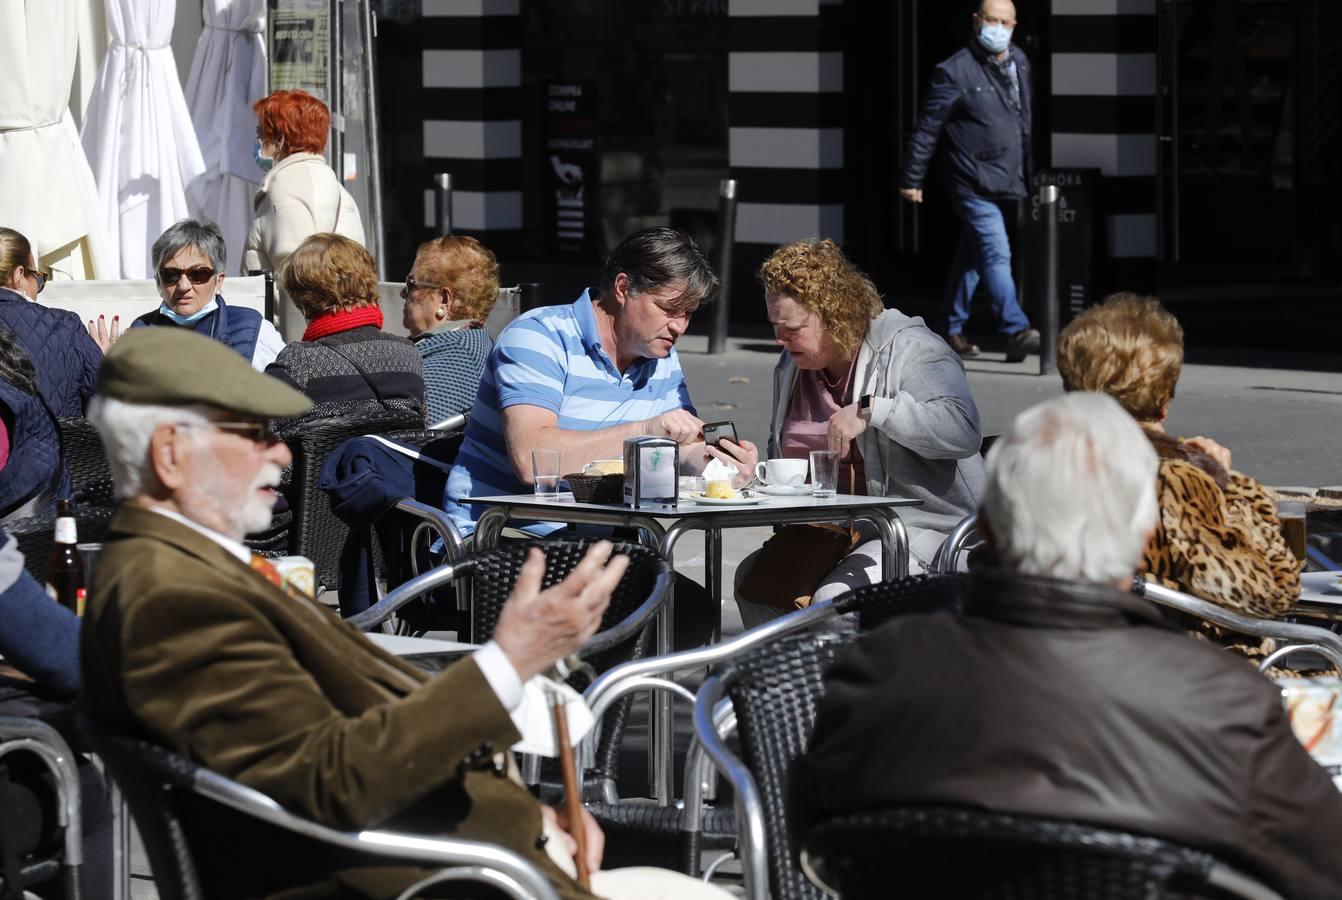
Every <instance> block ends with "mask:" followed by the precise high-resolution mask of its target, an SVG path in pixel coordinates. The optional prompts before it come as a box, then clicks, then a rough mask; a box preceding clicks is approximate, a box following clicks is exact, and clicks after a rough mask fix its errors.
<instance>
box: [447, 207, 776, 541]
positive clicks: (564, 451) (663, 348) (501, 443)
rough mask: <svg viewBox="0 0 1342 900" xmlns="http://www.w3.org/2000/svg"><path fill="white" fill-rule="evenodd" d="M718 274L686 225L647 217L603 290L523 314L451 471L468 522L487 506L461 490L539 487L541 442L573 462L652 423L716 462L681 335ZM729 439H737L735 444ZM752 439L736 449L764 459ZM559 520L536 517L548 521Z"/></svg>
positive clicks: (683, 454) (603, 454)
mask: <svg viewBox="0 0 1342 900" xmlns="http://www.w3.org/2000/svg"><path fill="white" fill-rule="evenodd" d="M718 287H719V284H718V277H717V275H716V274H714V272H713V269H712V267H711V266H710V265H709V264H708V260H707V259H705V258H704V255H703V253H702V252H701V251H700V250H699V248H698V246H696V245H695V243H694V241H693V240H691V239H690V237H689V236H688V235H686V234H683V233H681V232H679V231H675V230H674V229H671V228H648V229H644V230H643V231H638V232H635V233H634V234H631V235H630V236H629V237H627V238H625V239H624V240H623V241H622V242H621V243H620V245H619V246H618V247H616V248H615V250H614V252H612V253H611V255H610V257H609V258H608V259H607V260H606V265H605V269H604V271H603V272H602V276H601V287H600V289H599V291H598V292H597V293H595V294H594V293H593V292H592V291H591V290H587V291H584V292H583V294H582V296H581V297H579V298H578V299H577V300H576V301H575V302H574V303H572V304H571V305H568V306H550V307H542V308H540V309H535V310H532V311H530V312H528V313H525V314H524V315H522V316H520V317H519V318H518V319H517V320H516V321H515V322H513V323H512V324H511V325H509V326H508V327H507V328H506V329H505V330H504V331H503V333H502V334H500V335H499V340H498V343H497V344H495V346H494V351H493V353H491V354H490V357H489V362H488V363H487V364H486V365H485V374H484V378H482V379H481V381H480V390H479V393H477V394H476V397H475V406H474V407H473V408H472V409H471V418H470V424H469V425H467V427H466V437H465V441H464V442H463V444H462V446H461V451H460V452H459V453H458V455H457V460H456V465H455V466H453V468H452V474H451V476H450V477H449V478H448V481H447V497H446V503H445V507H446V509H447V512H448V513H449V515H451V516H452V519H453V521H454V522H455V523H456V524H457V527H458V528H459V529H460V530H461V532H462V534H469V533H470V532H472V531H474V530H475V520H476V518H478V517H479V515H480V513H481V512H483V510H482V509H480V508H478V507H474V506H471V505H469V504H463V503H459V502H458V501H459V500H460V498H462V497H471V496H476V497H480V496H489V495H496V494H517V493H524V492H526V491H527V490H529V486H530V483H531V451H532V450H536V449H553V450H559V451H560V453H561V456H562V471H564V472H576V471H578V470H580V469H581V468H582V467H583V466H584V465H586V464H587V463H589V462H591V461H592V460H595V459H613V458H617V457H621V456H623V453H624V440H625V438H629V437H636V436H638V435H642V434H652V435H658V436H663V437H669V438H671V439H673V440H675V441H676V442H677V443H678V444H680V459H681V466H682V469H683V470H685V471H690V472H698V471H701V470H702V469H703V467H704V465H705V463H706V462H707V459H708V457H707V455H706V451H705V448H704V442H703V425H704V423H703V422H702V421H701V420H700V419H699V418H698V416H697V415H695V411H694V405H693V404H692V403H691V402H690V394H689V390H688V389H687V388H686V386H685V375H684V372H682V370H681V368H680V360H679V358H678V357H677V356H676V351H675V344H676V341H677V340H678V339H679V338H680V336H681V335H682V334H684V333H685V329H686V328H687V327H689V323H690V316H691V315H692V314H693V313H694V311H695V310H696V309H698V308H699V307H700V306H701V305H702V304H705V303H711V302H712V301H713V299H714V298H715V297H716V296H717V293H718ZM725 449H726V448H725ZM757 458H758V452H757V451H756V449H755V447H754V445H753V444H751V443H750V442H749V441H742V442H741V446H740V448H739V449H737V450H736V451H735V453H734V454H733V457H732V458H731V459H732V461H734V462H736V465H737V466H738V467H739V468H740V469H741V471H743V472H745V471H750V472H753V471H754V467H755V462H756V459H757ZM556 527H557V526H555V525H553V524H550V525H540V526H531V527H529V528H528V530H530V531H534V532H537V533H547V532H549V531H552V530H554V529H555V528H556Z"/></svg>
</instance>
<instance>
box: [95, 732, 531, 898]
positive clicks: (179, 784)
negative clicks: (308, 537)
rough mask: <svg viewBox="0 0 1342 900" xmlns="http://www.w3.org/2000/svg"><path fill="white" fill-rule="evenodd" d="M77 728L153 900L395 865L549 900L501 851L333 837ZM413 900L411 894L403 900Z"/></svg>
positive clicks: (216, 782) (381, 837)
mask: <svg viewBox="0 0 1342 900" xmlns="http://www.w3.org/2000/svg"><path fill="white" fill-rule="evenodd" d="M79 727H80V731H81V732H82V733H83V735H84V737H85V739H86V740H87V741H88V742H89V746H91V747H92V748H93V750H94V751H95V752H96V753H97V754H98V755H99V756H100V757H101V758H102V760H103V763H104V764H105V765H106V767H107V770H108V772H110V773H111V775H112V777H113V778H114V779H115V780H116V782H117V784H118V785H120V787H121V790H122V791H123V792H124V794H125V796H126V798H127V800H128V801H129V803H130V809H131V813H132V815H133V816H134V818H135V824H136V825H137V826H138V828H139V831H140V836H141V838H142V839H143V841H144V845H145V850H146V851H147V852H148V855H149V864H150V866H151V867H152V868H153V870H154V882H155V887H156V888H157V891H158V896H159V897H160V898H162V900H203V898H205V897H216V896H237V897H241V896H248V897H251V896H269V895H271V894H276V893H283V892H285V891H287V890H289V889H293V888H296V887H299V886H301V885H306V884H311V883H313V882H317V881H319V880H321V879H324V878H328V877H329V876H330V874H331V873H332V872H335V871H339V870H345V869H352V868H362V867H387V866H390V865H398V864H399V865H413V866H424V867H429V868H445V871H442V872H440V873H438V874H437V875H436V876H430V878H428V879H426V881H425V882H421V885H423V886H425V887H427V886H428V883H429V882H430V881H431V882H433V883H437V884H441V883H442V882H443V881H449V880H450V881H475V882H480V883H483V884H488V885H490V886H492V887H493V888H494V889H495V890H501V891H503V892H504V893H505V894H506V895H508V896H511V897H515V898H537V900H556V895H555V892H554V889H553V887H551V885H550V884H549V883H548V882H547V881H546V880H545V878H544V876H543V875H541V873H540V872H539V871H538V870H537V869H535V868H534V867H533V866H532V865H531V864H530V863H529V862H527V861H526V860H524V859H523V858H522V857H520V856H518V855H516V854H515V853H513V852H511V851H509V850H505V849H503V848H502V847H496V846H493V845H490V844H482V843H478V842H476V841H466V840H458V839H450V838H438V837H426V836H418V835H406V834H397V833H394V832H385V831H360V832H342V831H336V830H334V829H332V828H327V827H325V826H323V825H319V824H317V823H316V822H313V821H311V820H309V819H304V818H300V817H299V816H296V815H293V814H292V813H289V812H286V811H285V810H283V809H282V808H281V807H280V806H279V805H278V804H277V803H275V801H273V800H271V799H270V798H269V797H267V796H265V795H264V794H261V793H259V792H258V791H255V790H252V789H251V788H248V787H244V786H243V785H240V784H238V783H236V782H234V781H230V780H229V779H227V778H224V777H223V776H221V775H219V774H217V773H215V772H212V771H210V770H209V769H206V768H204V767H202V766H199V765H197V764H195V763H193V762H191V761H190V760H188V759H186V758H185V757H182V756H180V755H178V754H176V753H174V752H172V751H171V750H169V749H167V748H166V747H163V746H160V745H158V744H154V743H151V742H149V741H145V740H142V739H140V738H138V737H135V736H132V735H129V734H127V733H124V732H122V731H120V730H118V729H116V728H115V727H114V726H111V725H109V724H108V723H106V722H101V721H98V720H94V719H92V718H89V717H87V716H81V717H80V720H79ZM265 861H271V862H272V863H278V862H279V861H283V864H282V865H280V864H272V865H265V864H264V863H265ZM446 867H452V868H446ZM416 895H418V892H417V891H413V890H412V891H408V892H407V893H406V894H404V895H403V896H416ZM491 896H492V895H491Z"/></svg>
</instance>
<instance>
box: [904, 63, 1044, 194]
mask: <svg viewBox="0 0 1342 900" xmlns="http://www.w3.org/2000/svg"><path fill="white" fill-rule="evenodd" d="M1009 52H1010V56H1009V60H1010V61H1011V62H1014V63H1015V64H1016V71H1017V75H1018V78H1019V80H1020V103H1019V104H1016V103H1015V102H1014V101H1013V100H1012V97H1011V87H1010V84H1011V79H1010V76H1009V75H1007V74H1006V73H1004V72H1002V71H1001V70H1000V68H999V67H998V65H997V63H996V61H995V60H993V59H992V58H991V57H990V56H989V54H988V52H987V51H986V50H984V49H983V47H982V46H981V45H980V44H979V43H978V41H977V40H975V41H972V42H971V43H970V44H969V46H967V47H965V48H964V49H963V50H960V51H959V52H958V53H956V54H955V55H953V56H951V57H950V58H949V59H947V60H945V61H944V62H942V63H941V64H940V65H938V66H937V69H936V72H935V73H933V75H932V84H931V86H930V87H929V88H928V92H927V99H926V100H925V101H924V102H923V114H922V118H921V119H919V121H918V128H917V130H916V131H915V132H914V133H913V136H912V137H911V138H910V139H909V147H908V152H907V154H906V155H905V160H906V162H905V164H904V176H903V180H902V186H903V187H906V188H921V187H922V186H923V181H924V179H926V177H927V167H928V164H929V163H930V162H931V161H932V154H933V153H934V152H935V151H936V149H937V143H938V141H940V140H941V139H942V138H943V137H944V138H945V154H944V163H945V170H946V184H947V187H948V188H949V189H950V190H951V192H952V193H958V194H977V195H979V196H981V197H1000V198H1019V197H1024V196H1025V195H1026V193H1027V192H1028V190H1027V187H1026V185H1027V184H1028V183H1029V179H1030V169H1031V165H1032V162H1031V152H1030V128H1031V114H1032V111H1031V99H1030V62H1029V60H1027V59H1026V58H1025V54H1024V52H1022V51H1021V49H1020V48H1019V47H1017V46H1016V45H1015V44H1012V45H1011V47H1010V51H1009Z"/></svg>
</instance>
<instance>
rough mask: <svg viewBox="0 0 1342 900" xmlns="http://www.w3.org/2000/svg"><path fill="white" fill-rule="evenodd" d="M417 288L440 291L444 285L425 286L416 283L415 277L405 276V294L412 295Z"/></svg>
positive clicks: (421, 283)
mask: <svg viewBox="0 0 1342 900" xmlns="http://www.w3.org/2000/svg"><path fill="white" fill-rule="evenodd" d="M415 288H433V289H434V290H439V289H441V288H442V285H441V284H425V283H423V282H419V281H416V280H415V276H414V275H407V276H405V292H406V293H407V294H408V293H410V292H411V291H413V290H414V289H415Z"/></svg>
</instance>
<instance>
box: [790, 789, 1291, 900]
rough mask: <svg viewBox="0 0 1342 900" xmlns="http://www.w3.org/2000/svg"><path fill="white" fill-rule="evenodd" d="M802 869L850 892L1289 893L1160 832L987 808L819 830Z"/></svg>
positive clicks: (1074, 899)
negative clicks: (1117, 828) (1130, 831)
mask: <svg viewBox="0 0 1342 900" xmlns="http://www.w3.org/2000/svg"><path fill="white" fill-rule="evenodd" d="M801 859H802V868H803V869H804V870H805V871H806V874H807V875H808V877H810V878H811V880H812V881H813V882H814V883H815V884H817V885H820V886H823V887H824V888H825V889H826V890H828V891H831V892H837V893H838V894H839V896H842V897H845V898H850V897H851V898H866V897H872V898H875V897H888V896H890V895H891V889H892V886H898V892H899V894H900V895H902V896H908V897H918V898H926V900H1160V898H1174V897H1178V898H1194V897H1198V898H1212V897H1218V898H1225V897H1245V898H1256V900H1280V897H1279V896H1278V895H1277V894H1276V893H1274V892H1273V891H1272V890H1270V889H1269V888H1267V887H1265V886H1264V885H1262V884H1260V883H1258V882H1256V881H1254V880H1253V879H1251V878H1249V877H1247V876H1245V875H1243V874H1241V873H1239V872H1236V871H1234V870H1233V869H1231V868H1229V867H1228V866H1225V865H1224V864H1222V863H1220V862H1218V861H1217V860H1216V859H1215V858H1214V857H1212V856H1211V855H1209V854H1207V853H1204V852H1202V851H1200V850H1193V849H1190V848H1188V847H1182V846H1179V845H1177V844H1172V843H1169V842H1168V841H1163V840H1160V839H1158V838H1153V837H1146V836H1141V835H1134V834H1127V833H1124V832H1120V831H1112V830H1109V829H1104V828H1096V827H1093V826H1090V825H1083V824H1081V823H1078V822H1064V821H1057V820H1052V819H1042V818H1035V817H1031V816H1013V815H1006V814H1003V813H996V812H988V811H985V810H977V809H961V808H947V807H908V808H902V809H890V810H879V811H874V812H869V813H862V814H856V815H849V816H843V817H840V818H836V819H831V820H829V821H827V822H822V823H821V824H819V825H817V826H816V827H814V828H812V829H811V832H810V834H808V835H807V836H806V840H805V845H804V847H803V849H802V857H801Z"/></svg>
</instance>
